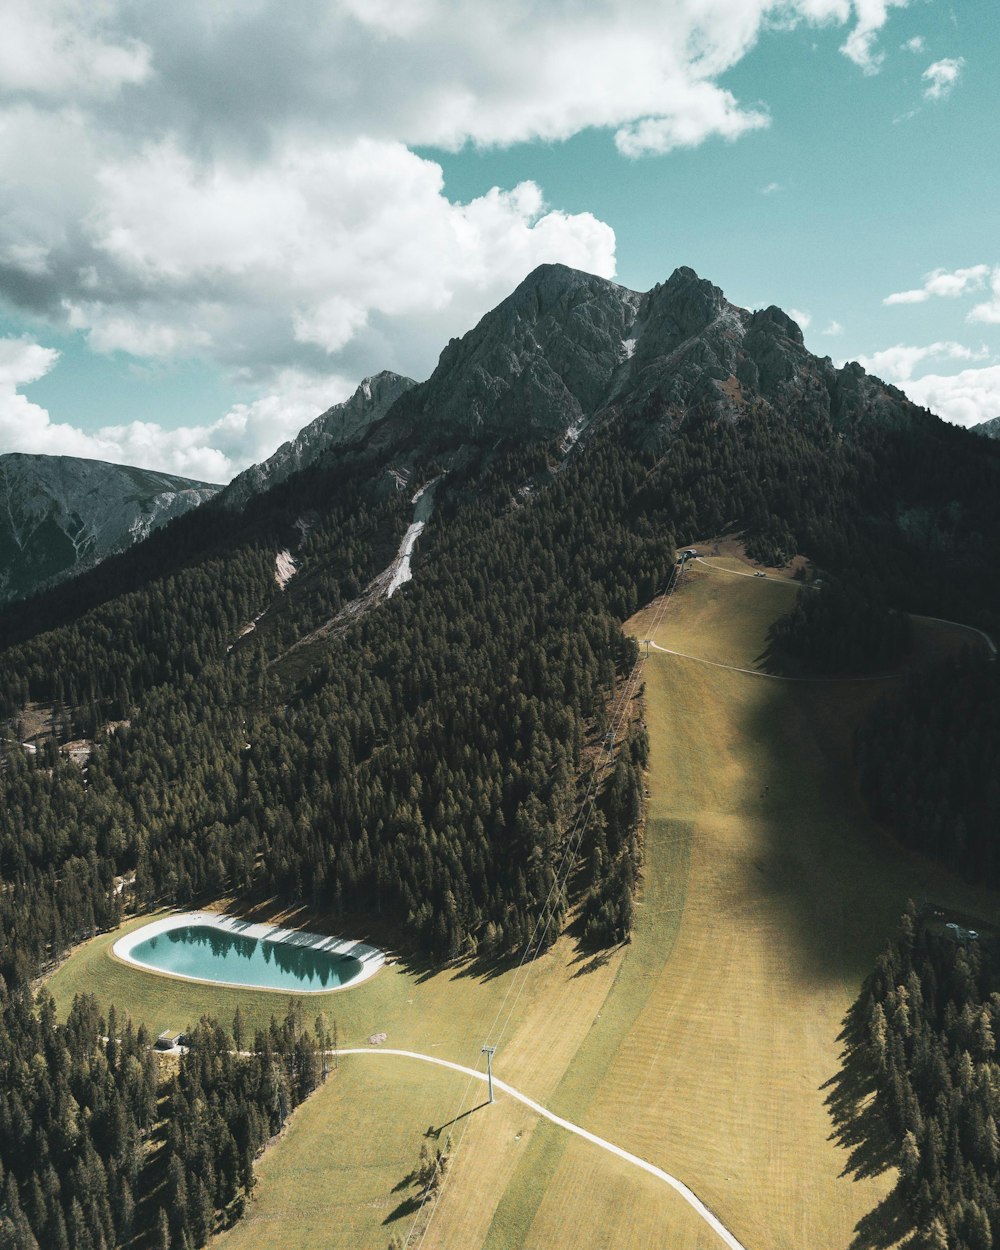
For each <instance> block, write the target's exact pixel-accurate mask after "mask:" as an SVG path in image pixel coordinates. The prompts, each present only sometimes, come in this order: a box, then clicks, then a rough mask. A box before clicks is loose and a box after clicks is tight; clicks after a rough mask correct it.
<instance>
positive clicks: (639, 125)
mask: <svg viewBox="0 0 1000 1250" xmlns="http://www.w3.org/2000/svg"><path fill="white" fill-rule="evenodd" d="M770 121H771V119H770V117H769V116H768V114H767V113H766V112H765V111H763V110H762V109H743V108H741V107H740V106H739V104H738V103H737V100H736V97H735V96H734V95H733V94H732V93H731V92H729V91H724V90H723V89H722V88H721V87H716V86H715V85H714V83H707V82H701V83H694V84H691V85H690V86H689V87H688V88H687V90H685V92H684V93H683V98H682V99H681V100H679V101H678V106H677V107H676V108H675V110H674V111H672V112H671V113H667V114H661V115H660V116H658V117H644V118H643V119H642V120H641V121H637V122H630V123H629V124H628V125H627V126H622V127H621V128H620V129H619V130H618V131H617V132H616V134H615V146H616V147H617V148H618V151H619V152H621V153H622V155H623V156H648V155H649V154H650V153H656V154H660V155H661V154H663V153H665V152H672V151H673V150H674V149H675V148H694V147H697V146H698V145H699V144H701V143H704V142H705V140H706V139H708V138H710V137H711V136H712V135H721V136H722V138H724V139H729V140H734V139H738V138H739V137H740V136H741V135H745V134H746V133H747V132H748V131H751V130H762V129H764V128H765V127H766V126H768V125H770Z"/></svg>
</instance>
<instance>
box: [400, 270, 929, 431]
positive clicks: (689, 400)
mask: <svg viewBox="0 0 1000 1250" xmlns="http://www.w3.org/2000/svg"><path fill="white" fill-rule="evenodd" d="M761 407H763V408H765V409H771V410H774V411H775V412H780V413H781V414H782V415H783V416H784V417H786V418H788V419H792V420H798V421H825V422H830V423H832V424H833V425H834V426H836V427H838V428H840V429H842V430H845V431H847V430H849V429H850V428H851V427H852V426H853V425H855V424H856V423H858V422H862V421H880V422H886V423H895V422H898V421H900V420H906V419H908V418H909V417H910V416H911V415H912V414H913V413H914V412H916V411H917V410H916V409H915V408H914V406H913V405H911V404H910V403H909V401H908V400H907V399H906V397H905V396H904V395H903V393H902V392H901V391H899V390H897V389H896V388H895V387H892V386H888V385H886V384H885V383H883V382H881V381H879V379H877V378H874V377H870V376H869V375H868V374H866V373H865V371H864V369H863V368H862V367H861V366H860V365H858V364H855V363H851V364H847V365H845V366H844V367H843V368H840V369H837V368H835V367H834V365H833V363H832V361H831V360H830V359H829V357H823V358H821V357H817V356H814V355H813V354H812V353H811V352H809V351H808V350H807V349H806V347H805V345H804V343H803V339H802V331H801V330H800V329H799V327H798V326H797V325H796V324H795V322H794V321H793V320H792V319H791V318H790V317H789V316H788V315H787V314H786V313H784V312H782V311H781V309H780V308H776V307H770V308H765V309H762V310H759V311H757V312H750V311H748V310H747V309H745V308H739V307H737V306H736V305H735V304H731V303H730V302H729V301H728V300H727V299H726V297H725V296H724V295H723V293H722V291H721V290H720V289H719V288H718V287H716V286H713V285H712V283H710V282H708V281H706V280H705V279H703V278H699V276H698V275H697V274H696V273H695V272H694V270H693V269H688V268H683V267H682V268H680V269H676V270H675V271H674V273H673V274H672V275H671V276H670V278H669V279H668V280H667V281H666V282H664V283H662V284H657V285H656V286H655V287H653V289H652V290H650V291H647V292H645V293H644V294H642V293H640V292H637V291H630V290H628V289H627V288H625V287H622V286H619V285H617V284H616V283H614V282H609V281H607V280H606V279H603V278H598V277H594V276H593V275H591V274H584V273H580V272H578V271H576V270H573V269H568V268H566V267H565V266H563V265H542V266H540V267H539V268H538V269H536V270H534V272H533V273H531V274H529V275H528V277H527V278H526V279H525V280H524V281H523V282H522V283H521V285H520V286H519V287H518V288H517V290H515V291H514V293H513V294H512V295H511V296H509V297H508V298H507V299H506V300H504V301H503V303H502V304H500V305H498V306H497V307H496V308H495V309H493V311H492V312H489V313H487V315H486V316H485V317H484V318H483V319H482V321H480V323H479V324H478V325H477V326H476V327H475V328H474V329H473V330H471V331H470V332H469V333H468V334H466V335H465V336H463V337H462V338H460V339H453V340H452V341H451V342H450V343H449V344H448V346H447V347H446V348H445V349H444V351H443V352H442V353H441V358H440V361H439V363H438V366H437V368H436V369H435V370H434V372H433V374H432V375H431V377H430V378H429V379H428V380H427V381H426V382H424V383H422V384H420V385H419V386H415V387H413V388H412V389H411V390H410V391H408V392H407V393H406V394H405V395H404V396H402V398H401V399H400V400H399V401H398V403H397V404H395V405H394V406H393V407H392V408H391V409H390V411H389V413H388V420H387V422H386V423H385V425H384V427H383V428H382V429H381V430H380V433H379V438H380V439H381V440H382V441H383V442H384V443H389V442H390V440H391V439H392V438H393V437H396V438H402V437H403V436H404V435H405V434H407V433H408V436H409V437H410V438H411V439H414V438H423V437H427V436H430V437H432V438H438V439H441V438H444V439H454V438H455V437H460V438H467V439H472V440H475V441H483V440H485V439H491V438H496V437H498V436H502V435H506V436H510V437H517V438H552V437H555V436H559V435H562V436H563V438H564V440H565V442H566V444H567V445H569V444H571V443H573V442H575V441H576V439H577V438H579V437H581V436H582V434H583V432H584V431H585V429H586V428H587V426H588V425H589V424H590V423H591V422H592V421H594V420H595V419H598V418H601V417H602V416H607V415H610V414H612V413H614V412H619V411H624V412H626V413H627V414H629V415H631V416H638V415H642V416H643V417H644V418H645V419H646V420H647V422H648V425H649V431H650V433H652V432H653V431H660V430H662V429H663V428H664V427H665V426H666V427H668V428H672V427H674V426H676V425H678V424H679V423H680V422H682V421H684V420H706V419H719V418H724V419H730V420H737V419H739V417H740V415H741V414H744V413H746V412H747V411H749V410H750V409H752V408H758V409H759V408H761Z"/></svg>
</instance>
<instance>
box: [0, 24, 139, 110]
mask: <svg viewBox="0 0 1000 1250" xmlns="http://www.w3.org/2000/svg"><path fill="white" fill-rule="evenodd" d="M112 8H113V6H111V5H109V4H107V3H102V2H101V0H94V2H91V0H5V2H4V7H3V39H0V91H5V92H17V93H23V94H25V95H29V96H42V97H46V96H48V97H56V98H64V97H66V96H68V95H73V96H74V97H76V98H79V97H81V96H83V97H98V98H100V97H106V96H109V95H114V94H115V93H116V92H117V91H119V90H120V88H122V87H123V86H125V85H127V84H129V83H140V82H143V81H144V80H145V79H146V78H148V77H149V74H150V69H151V66H150V50H149V48H148V47H147V46H146V45H145V44H144V43H143V42H142V40H140V39H136V38H133V37H131V36H129V35H127V34H124V33H123V32H117V33H114V32H109V31H107V30H106V29H105V26H106V20H105V19H106V18H107V17H108V16H110V12H111V10H112Z"/></svg>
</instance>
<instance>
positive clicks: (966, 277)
mask: <svg viewBox="0 0 1000 1250" xmlns="http://www.w3.org/2000/svg"><path fill="white" fill-rule="evenodd" d="M989 272H990V267H989V265H971V266H970V267H969V268H968V269H952V270H948V269H932V270H931V272H930V273H929V274H927V276H926V277H925V278H924V284H923V286H920V287H916V288H914V289H913V290H910V291H896V292H895V293H894V294H892V295H887V296H886V297H885V299H884V300H883V301H882V303H883V304H923V303H924V302H925V301H926V300H929V299H930V298H931V296H932V295H942V296H945V297H946V298H948V299H956V298H957V297H958V296H959V295H965V294H966V293H967V292H969V291H978V290H980V289H981V288H982V287H983V286H984V284H985V282H986V278H987V276H988V275H989Z"/></svg>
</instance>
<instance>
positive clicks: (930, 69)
mask: <svg viewBox="0 0 1000 1250" xmlns="http://www.w3.org/2000/svg"><path fill="white" fill-rule="evenodd" d="M964 65H965V58H964V57H961V56H946V57H944V58H943V59H942V60H940V61H935V62H934V64H933V65H928V66H927V68H926V69H925V70H924V72H923V74H921V77H922V78H923V80H924V81H925V82H926V83H927V86H926V87H925V88H924V99H925V100H943V99H945V98H946V97H947V96H949V95H951V93H952V91H953V89H954V87H955V85H956V83H957V82H958V80H959V78H960V77H961V74H962V67H963V66H964Z"/></svg>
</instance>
